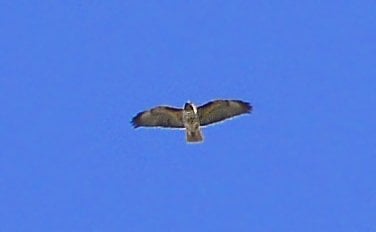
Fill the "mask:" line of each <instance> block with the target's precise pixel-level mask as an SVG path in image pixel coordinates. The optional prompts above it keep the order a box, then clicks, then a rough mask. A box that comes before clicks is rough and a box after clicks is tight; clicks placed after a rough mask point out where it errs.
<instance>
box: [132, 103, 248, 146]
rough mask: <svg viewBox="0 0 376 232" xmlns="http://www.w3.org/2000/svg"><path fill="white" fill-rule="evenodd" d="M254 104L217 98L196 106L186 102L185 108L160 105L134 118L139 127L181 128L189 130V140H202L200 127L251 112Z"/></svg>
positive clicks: (134, 123)
mask: <svg viewBox="0 0 376 232" xmlns="http://www.w3.org/2000/svg"><path fill="white" fill-rule="evenodd" d="M251 111H252V106H251V105H250V104H249V103H248V102H244V101H240V100H215V101H211V102H208V103H206V104H204V105H202V106H199V107H196V106H195V105H194V104H192V103H189V102H188V103H186V104H185V106H184V108H183V109H178V108H173V107H170V106H158V107H155V108H152V109H150V110H147V111H143V112H141V113H138V114H137V115H136V116H135V117H133V119H132V124H133V126H134V127H135V128H137V127H162V128H177V129H179V128H181V129H184V128H185V129H186V131H187V138H186V139H187V142H201V141H202V140H203V136H202V133H201V130H200V127H202V126H207V125H210V124H213V123H217V122H221V121H223V120H226V119H229V118H232V117H235V116H239V115H241V114H246V113H250V112H251Z"/></svg>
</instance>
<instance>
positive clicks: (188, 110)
mask: <svg viewBox="0 0 376 232" xmlns="http://www.w3.org/2000/svg"><path fill="white" fill-rule="evenodd" d="M183 124H184V127H185V130H186V135H187V136H186V140H187V142H200V141H202V140H203V137H202V133H201V129H200V118H199V116H198V114H197V107H196V106H195V105H193V104H192V103H186V104H185V105H184V110H183Z"/></svg>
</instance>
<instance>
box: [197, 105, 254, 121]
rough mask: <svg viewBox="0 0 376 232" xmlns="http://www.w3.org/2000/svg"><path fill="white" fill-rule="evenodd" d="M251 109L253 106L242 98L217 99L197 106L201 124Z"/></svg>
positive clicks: (248, 111) (220, 119) (247, 111)
mask: <svg viewBox="0 0 376 232" xmlns="http://www.w3.org/2000/svg"><path fill="white" fill-rule="evenodd" d="M251 111H252V106H251V105H250V104H249V103H248V102H243V101H240V100H215V101H211V102H208V103H206V104H205V105H202V106H200V107H198V108H197V113H198V115H199V118H200V125H201V126H206V125H209V124H211V123H216V122H220V121H222V120H225V119H228V118H231V117H234V116H237V115H240V114H245V113H250V112H251Z"/></svg>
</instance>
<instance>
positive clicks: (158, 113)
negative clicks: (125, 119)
mask: <svg viewBox="0 0 376 232" xmlns="http://www.w3.org/2000/svg"><path fill="white" fill-rule="evenodd" d="M182 115H183V112H182V110H181V109H176V108H173V107H169V106H158V107H155V108H153V109H150V110H147V111H144V112H141V113H138V114H137V115H136V116H135V117H133V119H132V124H133V126H134V127H135V128H137V127H141V126H143V127H166V128H184V124H183V120H182Z"/></svg>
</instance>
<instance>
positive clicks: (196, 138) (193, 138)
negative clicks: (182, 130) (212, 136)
mask: <svg viewBox="0 0 376 232" xmlns="http://www.w3.org/2000/svg"><path fill="white" fill-rule="evenodd" d="M186 135H187V138H186V139H187V142H189V143H190V142H202V141H203V140H204V138H203V136H202V133H201V131H200V130H196V131H189V130H187V132H186Z"/></svg>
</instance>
